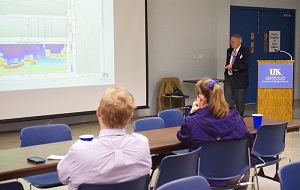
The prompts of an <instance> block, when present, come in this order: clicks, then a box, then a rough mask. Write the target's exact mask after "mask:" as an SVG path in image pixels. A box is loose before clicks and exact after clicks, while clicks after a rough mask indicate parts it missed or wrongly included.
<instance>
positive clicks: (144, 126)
mask: <svg viewBox="0 0 300 190" xmlns="http://www.w3.org/2000/svg"><path fill="white" fill-rule="evenodd" d="M133 127H134V132H140V131H147V130H153V129H161V128H165V122H164V120H163V119H162V118H160V117H146V118H142V119H137V120H135V121H134V123H133Z"/></svg>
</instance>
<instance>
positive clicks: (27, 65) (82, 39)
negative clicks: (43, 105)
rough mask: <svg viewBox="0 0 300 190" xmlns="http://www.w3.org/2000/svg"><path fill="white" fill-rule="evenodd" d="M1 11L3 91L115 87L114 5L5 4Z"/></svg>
mask: <svg viewBox="0 0 300 190" xmlns="http://www.w3.org/2000/svg"><path fill="white" fill-rule="evenodd" d="M58 5H59V6H58ZM0 10H1V14H0V26H1V30H0V76H1V77H0V91H11V90H27V89H40V88H60V87H74V86H89V85H106V84H114V81H115V76H114V37H113V34H114V32H113V1H111V0H88V1H87V2H86V1H81V0H59V1H56V0H53V1H48V0H26V1H16V0H5V1H0Z"/></svg>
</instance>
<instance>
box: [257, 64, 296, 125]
mask: <svg viewBox="0 0 300 190" xmlns="http://www.w3.org/2000/svg"><path fill="white" fill-rule="evenodd" d="M257 63H258V89H257V113H260V114H263V115H264V117H267V118H273V119H278V120H283V121H291V120H292V111H293V109H292V108H293V63H294V61H293V60H258V61H257Z"/></svg>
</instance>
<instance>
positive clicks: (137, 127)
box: [133, 117, 165, 179]
mask: <svg viewBox="0 0 300 190" xmlns="http://www.w3.org/2000/svg"><path fill="white" fill-rule="evenodd" d="M133 127H134V132H140V131H147V130H154V129H161V128H165V122H164V120H163V119H162V118H160V117H146V118H142V119H138V120H135V121H134V123H133ZM151 157H152V167H151V169H152V172H151V175H150V179H152V176H153V174H154V171H155V170H156V168H157V166H158V164H159V163H160V161H161V159H162V158H163V157H165V154H155V155H151Z"/></svg>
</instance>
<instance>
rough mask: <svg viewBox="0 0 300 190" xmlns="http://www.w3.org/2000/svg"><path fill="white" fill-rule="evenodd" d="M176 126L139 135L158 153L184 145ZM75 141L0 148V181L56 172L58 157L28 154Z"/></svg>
mask: <svg viewBox="0 0 300 190" xmlns="http://www.w3.org/2000/svg"><path fill="white" fill-rule="evenodd" d="M244 121H245V123H246V125H247V127H248V129H249V130H250V131H251V132H252V133H256V131H255V130H254V127H253V122H252V118H251V117H248V118H244ZM279 122H282V121H279V120H275V119H268V118H263V124H273V123H279ZM299 127H300V124H299V123H292V122H289V123H288V132H293V131H299ZM179 129H180V127H179V126H178V127H170V128H165V129H157V130H150V131H143V132H140V134H143V135H145V136H146V137H147V138H148V139H149V144H150V151H151V153H152V154H157V153H164V152H170V151H172V150H179V149H183V148H185V147H184V146H183V144H182V143H181V142H180V141H179V140H178V139H177V137H176V134H177V131H178V130H179ZM75 141H76V140H72V141H65V142H58V143H51V144H44V145H37V146H30V147H24V148H14V149H7V150H1V151H0V181H4V180H9V179H16V178H21V177H26V176H31V175H37V174H42V173H48V172H53V171H56V167H57V163H58V162H59V160H46V163H44V164H32V163H30V162H27V160H26V159H27V158H28V157H31V156H38V157H42V158H47V157H48V156H49V155H50V154H54V155H65V154H66V153H67V152H68V150H69V148H70V146H71V145H72V144H73V143H74V142H75Z"/></svg>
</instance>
